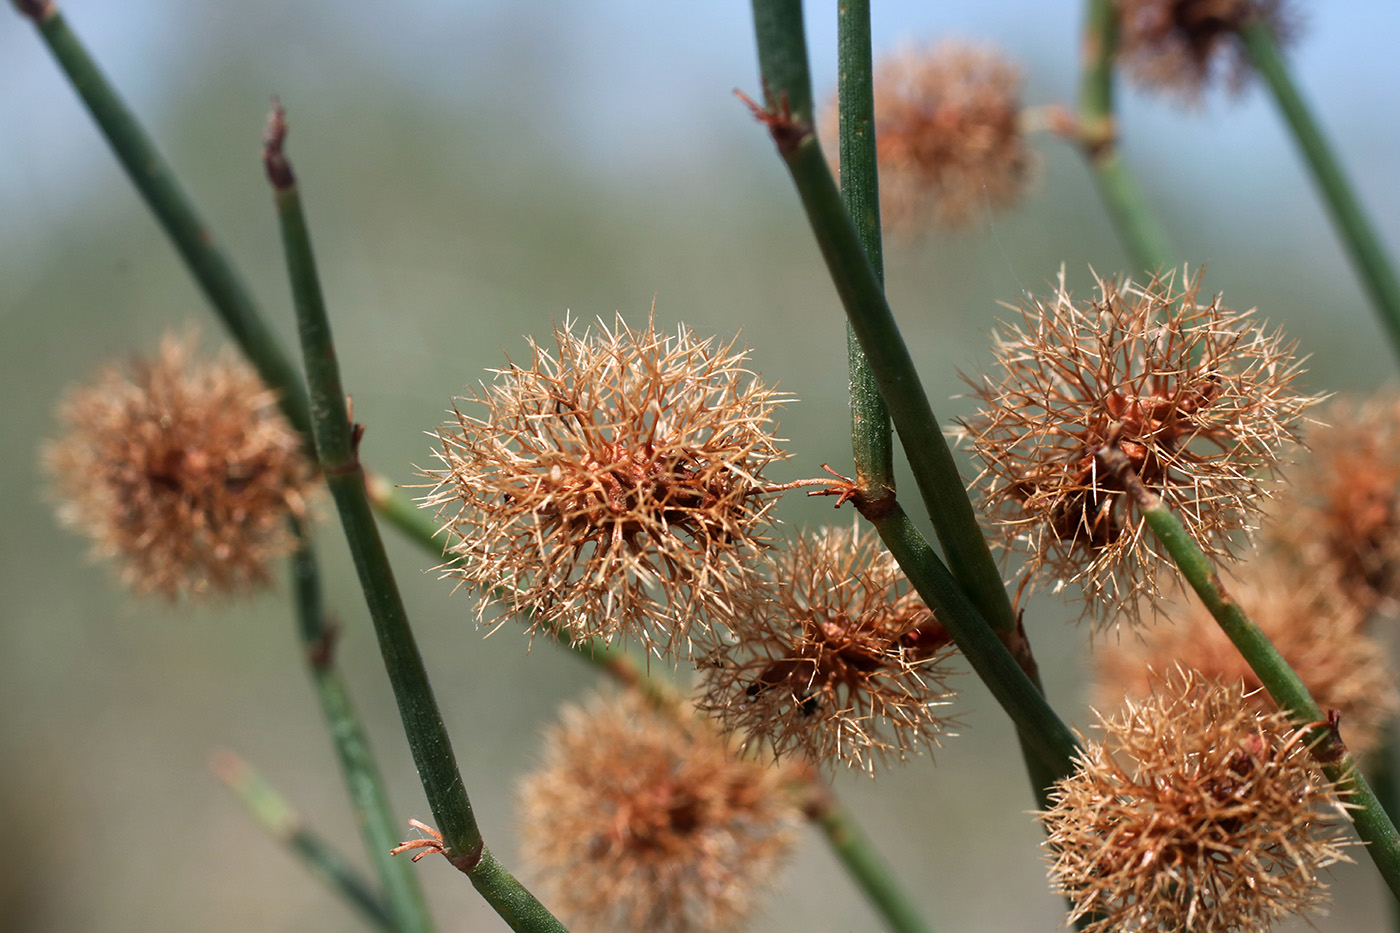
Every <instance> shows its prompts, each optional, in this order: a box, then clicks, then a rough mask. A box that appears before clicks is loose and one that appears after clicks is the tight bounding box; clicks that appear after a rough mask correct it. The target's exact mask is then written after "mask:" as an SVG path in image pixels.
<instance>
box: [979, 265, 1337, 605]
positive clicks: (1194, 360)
mask: <svg viewBox="0 0 1400 933" xmlns="http://www.w3.org/2000/svg"><path fill="white" fill-rule="evenodd" d="M1199 283H1200V279H1199V276H1198V277H1197V278H1195V279H1191V280H1189V281H1188V282H1187V284H1186V287H1185V288H1182V289H1178V288H1177V287H1176V286H1175V284H1174V281H1173V278H1172V277H1170V276H1167V277H1161V278H1155V279H1153V280H1152V281H1151V282H1149V283H1147V284H1146V285H1136V284H1134V283H1133V282H1131V281H1127V282H1122V283H1118V282H1114V281H1108V280H1103V279H1100V280H1098V296H1097V297H1096V298H1094V299H1093V300H1090V301H1087V302H1076V301H1075V300H1074V299H1073V298H1072V297H1071V296H1070V294H1069V292H1068V291H1066V289H1065V285H1064V273H1063V271H1062V272H1061V273H1060V284H1059V287H1058V288H1057V290H1056V291H1055V293H1054V294H1053V295H1051V296H1050V297H1049V298H1047V299H1041V298H1036V299H1033V300H1032V301H1031V302H1030V303H1029V304H1026V305H1024V306H1023V307H1022V308H1021V317H1022V322H1021V324H1020V325H1014V324H1013V325H1007V326H1005V327H1004V329H1003V330H1002V331H1001V332H1000V333H998V334H996V335H995V337H994V348H993V352H994V353H995V355H996V359H997V363H998V366H997V371H996V372H995V373H993V374H990V375H987V376H985V377H983V379H982V381H981V382H980V383H974V388H975V390H976V395H977V397H978V398H979V399H980V401H981V404H982V410H981V411H980V412H979V413H978V414H977V415H976V416H975V417H973V418H971V419H969V420H967V421H965V422H963V423H962V425H961V427H960V429H959V430H958V432H957V433H958V434H959V435H960V436H961V437H963V438H964V439H968V440H970V441H971V443H972V446H973V449H974V451H975V452H976V454H977V456H978V458H979V459H980V460H981V462H982V471H981V473H980V474H979V475H978V477H977V478H976V479H975V480H974V482H973V485H974V486H975V487H978V488H980V490H981V493H982V502H983V506H984V509H985V510H986V511H987V513H989V514H990V515H992V516H993V519H994V521H995V522H996V523H997V527H998V529H999V531H1000V534H1001V542H1000V543H1001V544H1002V545H1003V546H1004V547H1005V548H1006V549H1007V550H1008V552H1020V553H1024V554H1025V555H1026V558H1027V559H1026V562H1025V564H1024V566H1023V567H1022V572H1023V573H1025V574H1028V575H1030V576H1031V577H1032V578H1033V579H1034V578H1035V577H1036V575H1038V574H1040V573H1041V572H1042V571H1044V572H1047V573H1049V574H1051V575H1053V576H1054V578H1055V581H1056V582H1055V586H1056V588H1057V589H1059V588H1060V587H1062V586H1064V585H1066V584H1071V583H1072V584H1077V585H1078V586H1079V589H1080V592H1081V594H1082V596H1083V598H1084V600H1085V602H1086V613H1087V614H1088V615H1089V616H1091V617H1093V618H1095V619H1097V620H1098V621H1100V622H1103V623H1109V622H1113V621H1116V620H1119V619H1126V620H1128V621H1130V622H1136V621H1138V620H1139V619H1140V614H1139V606H1140V601H1139V599H1138V597H1139V596H1140V595H1146V596H1148V597H1150V598H1152V599H1155V597H1157V596H1158V595H1159V585H1160V581H1161V577H1159V575H1158V574H1157V573H1156V571H1157V568H1158V566H1159V564H1161V563H1162V562H1164V560H1165V558H1164V555H1163V553H1162V552H1161V551H1159V547H1160V546H1159V545H1158V543H1157V541H1156V538H1155V537H1154V536H1153V535H1152V534H1151V533H1150V532H1148V531H1147V530H1146V529H1145V527H1144V521H1143V518H1142V516H1141V514H1140V513H1138V511H1137V509H1136V506H1135V505H1134V504H1133V502H1132V501H1131V499H1130V497H1129V496H1127V495H1126V494H1125V492H1124V491H1123V490H1122V489H1121V488H1120V487H1119V484H1118V483H1116V482H1115V480H1114V479H1113V478H1112V477H1111V476H1109V475H1106V474H1105V473H1104V471H1103V470H1101V469H1099V467H1098V465H1097V464H1096V461H1095V451H1096V450H1098V449H1099V448H1100V447H1102V446H1104V445H1106V444H1108V443H1110V442H1114V443H1116V444H1117V447H1118V449H1120V450H1121V451H1122V452H1123V453H1124V454H1126V455H1127V458H1128V460H1129V462H1130V464H1131V466H1132V469H1133V470H1134V471H1135V472H1136V473H1137V474H1138V476H1139V477H1140V478H1141V479H1142V482H1143V484H1144V485H1145V486H1146V487H1147V488H1149V489H1151V490H1152V491H1153V492H1155V493H1156V494H1157V495H1159V496H1160V497H1162V499H1163V500H1164V501H1165V502H1166V504H1167V505H1168V506H1169V507H1170V508H1171V509H1172V510H1173V511H1175V512H1176V514H1177V516H1178V517H1179V518H1180V519H1181V521H1182V522H1183V523H1184V524H1185V525H1186V528H1187V530H1188V531H1189V532H1190V534H1191V536H1192V537H1193V538H1194V539H1195V541H1196V543H1197V544H1198V545H1200V547H1201V549H1202V550H1204V551H1205V552H1206V553H1207V554H1210V555H1212V556H1215V557H1227V556H1229V555H1230V552H1231V548H1232V538H1231V536H1232V534H1234V533H1236V532H1246V531H1249V530H1251V521H1252V518H1253V516H1254V515H1255V514H1256V513H1257V512H1258V510H1259V508H1260V504H1261V500H1262V499H1263V497H1264V496H1266V495H1267V494H1268V490H1269V489H1270V487H1271V486H1272V483H1271V482H1270V481H1271V479H1272V478H1273V474H1274V470H1275V466H1276V463H1277V460H1278V457H1279V451H1280V450H1281V449H1282V448H1283V446H1284V445H1285V444H1286V443H1288V442H1290V441H1293V440H1295V439H1296V437H1297V435H1298V431H1299V429H1300V422H1301V420H1302V418H1301V412H1302V411H1303V410H1304V409H1305V408H1307V407H1308V406H1309V405H1312V404H1314V403H1315V402H1316V401H1317V400H1316V399H1315V398H1312V397H1308V396H1304V395H1302V394H1300V393H1299V391H1298V389H1297V388H1296V387H1295V385H1294V381H1295V379H1296V378H1297V376H1298V375H1299V373H1300V372H1301V368H1300V363H1299V361H1297V360H1295V359H1294V351H1295V347H1294V345H1293V344H1292V343H1289V342H1286V341H1285V340H1284V339H1283V337H1282V335H1281V334H1280V333H1279V332H1278V331H1277V330H1274V331H1270V330H1268V329H1267V328H1266V326H1265V325H1263V324H1259V323H1256V322H1255V321H1254V320H1253V317H1252V314H1253V312H1251V311H1246V312H1242V313H1240V312H1235V311H1231V310H1229V309H1228V308H1225V307H1223V306H1222V305H1221V302H1220V296H1218V295H1217V296H1216V297H1215V298H1213V299H1212V300H1210V301H1209V302H1206V303H1203V304H1202V303H1198V301H1197V290H1198V287H1199ZM1168 579H1173V580H1175V579H1176V577H1175V576H1169V577H1168ZM1149 604H1152V603H1149Z"/></svg>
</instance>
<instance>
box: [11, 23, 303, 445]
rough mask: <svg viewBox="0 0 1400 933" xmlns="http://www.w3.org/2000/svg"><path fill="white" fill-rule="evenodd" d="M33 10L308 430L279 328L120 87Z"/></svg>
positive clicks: (229, 318) (160, 212) (254, 358)
mask: <svg viewBox="0 0 1400 933" xmlns="http://www.w3.org/2000/svg"><path fill="white" fill-rule="evenodd" d="M20 8H21V11H22V12H25V13H26V14H27V15H29V16H31V17H32V18H33V19H34V21H35V24H36V25H37V27H38V29H39V34H40V35H41V36H42V37H43V39H44V41H45V42H46V43H47V44H48V47H49V51H50V52H52V53H53V56H54V58H55V59H56V60H57V61H58V65H59V67H60V68H61V69H63V72H64V74H66V75H67V76H68V80H69V81H70V82H71V83H72V85H73V89H74V90H76V91H77V92H78V96H79V97H81V98H82V101H83V103H84V104H85V105H86V106H87V109H88V112H89V113H90V114H91V115H92V118H93V120H94V121H96V123H97V125H98V127H99V128H100V129H101V131H102V135H103V137H104V138H105V139H106V140H107V143H108V145H110V146H111V147H112V151H113V153H115V154H116V157H117V160H118V161H119V162H120V163H121V165H122V168H124V169H125V170H126V173H127V176H128V177H129V178H130V179H131V181H132V184H134V185H135V186H136V189H137V190H138V191H139V192H140V193H141V196H142V197H143V198H144V199H145V201H146V206H147V207H149V208H150V211H151V213H152V214H154V215H155V217H156V219H157V220H158V221H159V222H160V225H161V227H162V228H164V230H165V233H166V235H167V236H169V237H170V240H171V242H172V243H173V244H174V246H175V249H176V250H177V251H178V252H179V254H180V257H181V258H182V259H183V260H184V261H185V265H186V266H187V267H188V268H189V270H190V273H191V274H192V275H193V276H194V278H195V281H196V282H198V283H199V287H200V288H201V289H202V290H203V291H204V294H205V297H207V298H208V299H209V303H210V304H212V305H213V306H214V308H215V310H217V311H218V313H219V317H220V319H221V320H222V321H223V323H224V326H226V327H227V328H228V330H229V332H230V333H231V334H232V335H233V338H234V340H236V341H237V342H238V345H239V346H240V347H242V349H243V352H244V353H245V354H246V355H247V357H248V359H249V360H250V361H251V362H252V364H253V366H254V368H256V369H257V371H258V374H259V375H260V376H262V379H263V381H264V382H266V383H267V384H268V385H269V386H271V387H272V388H274V389H276V390H277V393H278V399H279V401H280V403H281V405H282V410H283V411H284V412H286V415H287V419H288V420H289V421H291V423H292V425H293V426H294V427H296V429H297V430H298V431H300V432H302V433H303V434H305V435H307V436H308V437H309V436H310V433H309V432H310V429H311V419H310V414H309V412H308V411H307V402H306V390H305V389H304V388H303V387H302V382H301V378H300V376H299V375H298V374H297V371H296V368H295V367H294V366H293V365H292V362H291V359H290V357H288V356H287V354H286V353H284V352H283V350H282V347H281V345H280V344H279V343H278V341H277V336H276V335H275V334H274V333H273V332H272V330H271V329H270V328H269V327H268V326H267V324H266V322H265V320H264V319H263V317H262V316H261V315H260V314H259V313H258V308H257V304H256V302H255V301H254V300H253V296H252V293H251V292H250V291H249V290H248V287H247V286H246V285H245V284H244V283H243V280H242V279H241V278H240V277H239V275H238V272H237V271H236V270H235V269H234V267H233V264H232V263H231V262H230V261H229V259H228V256H227V255H226V254H225V252H224V250H223V247H221V246H220V245H219V244H218V242H217V241H216V240H215V239H214V235H213V233H212V232H211V231H210V230H209V228H208V227H206V226H205V225H204V221H203V220H202V219H201V218H200V216H199V214H198V212H197V211H196V210H195V208H194V204H193V203H192V202H191V201H190V199H189V197H188V196H187V195H186V194H185V192H184V189H182V188H181V187H180V183H179V181H178V180H177V179H176V177H175V173H174V172H173V171H172V170H171V168H170V165H169V164H168V163H167V162H166V161H165V159H164V157H163V156H161V154H160V152H159V151H158V150H157V149H156V147H155V144H154V143H153V142H152V141H151V138H150V137H149V136H147V135H146V132H145V131H144V130H143V129H142V128H141V125H140V124H139V123H137V122H136V117H135V116H134V115H133V114H132V112H131V111H130V110H129V109H128V108H127V106H126V104H125V103H124V102H123V101H122V99H121V97H120V96H119V95H118V94H117V92H116V89H115V88H113V87H112V85H111V84H110V83H109V82H108V81H107V78H106V76H105V75H103V74H102V71H101V70H100V69H99V68H98V67H97V63H96V62H94V61H93V60H92V57H91V56H90V55H88V53H87V49H85V48H84V47H83V44H82V43H81V42H80V41H78V38H77V36H75V35H74V34H73V32H72V30H70V29H69V28H68V24H67V22H66V21H65V20H64V18H63V14H62V13H60V12H59V11H58V9H57V8H56V7H55V6H54V5H53V4H50V3H28V4H20Z"/></svg>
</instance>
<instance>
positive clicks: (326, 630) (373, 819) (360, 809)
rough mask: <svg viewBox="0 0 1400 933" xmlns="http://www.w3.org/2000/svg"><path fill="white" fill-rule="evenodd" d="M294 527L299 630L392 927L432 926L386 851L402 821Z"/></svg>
mask: <svg viewBox="0 0 1400 933" xmlns="http://www.w3.org/2000/svg"><path fill="white" fill-rule="evenodd" d="M296 532H297V535H298V539H299V541H300V545H299V547H298V549H297V552H296V554H295V556H294V557H293V560H292V570H293V576H294V578H295V581H296V605H297V620H298V633H299V634H300V636H301V645H302V651H303V652H304V654H305V657H306V664H307V667H308V668H309V669H310V672H311V680H312V682H313V683H314V684H315V687H316V695H317V698H318V699H319V700H320V701H321V711H322V712H323V713H324V714H325V717H326V725H327V726H328V727H329V731H330V734H331V739H332V741H333V743H334V744H335V751H336V756H337V757H338V758H339V759H340V768H341V771H342V772H343V773H344V775H345V783H346V786H347V788H348V789H349V792H350V803H351V807H352V809H353V810H354V812H355V818H356V822H357V823H358V824H359V827H360V833H361V835H363V836H364V841H365V847H366V849H367V850H368V851H369V856H370V859H371V860H372V861H373V863H374V867H375V869H376V870H377V871H378V873H379V879H380V883H381V884H382V885H383V887H384V892H385V895H386V898H387V900H388V902H389V909H390V910H391V911H392V914H393V927H394V929H396V930H399V931H401V933H409V931H430V930H432V929H433V922H432V919H431V917H430V916H429V914H428V905H427V903H426V902H425V901H424V899H423V890H422V888H421V887H420V886H419V884H418V877H417V875H416V874H415V873H414V871H413V867H412V863H410V862H409V861H407V860H406V859H399V858H395V857H394V856H393V855H392V854H391V853H390V851H389V850H390V849H392V848H393V847H394V846H396V845H397V844H398V843H399V841H400V824H399V823H398V822H397V821H396V820H395V819H394V812H393V807H392V805H391V804H390V803H389V795H388V792H387V791H386V790H385V788H384V780H383V778H382V777H381V776H380V774H379V767H378V765H377V764H376V763H375V760H374V755H373V753H372V752H371V751H370V747H369V740H368V738H367V737H366V735H365V732H364V729H363V728H362V727H361V725H360V720H359V717H358V716H357V715H356V714H355V709H354V706H353V705H352V704H351V702H350V694H349V691H348V690H347V689H346V687H345V681H344V680H343V679H342V678H341V676H340V672H339V671H338V670H337V669H336V667H335V664H334V662H333V655H334V643H335V637H336V630H335V629H334V627H332V626H330V625H328V624H327V622H326V610H325V605H324V601H323V596H322V590H321V576H320V570H319V568H318V566H317V563H316V555H315V552H314V551H313V549H312V547H311V541H310V538H309V537H308V536H307V535H306V533H305V530H304V529H303V528H301V527H297V528H296Z"/></svg>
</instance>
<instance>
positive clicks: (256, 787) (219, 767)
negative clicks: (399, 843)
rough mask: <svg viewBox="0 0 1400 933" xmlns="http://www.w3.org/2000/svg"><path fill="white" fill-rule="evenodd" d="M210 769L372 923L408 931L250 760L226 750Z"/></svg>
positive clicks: (268, 830) (271, 831)
mask: <svg viewBox="0 0 1400 933" xmlns="http://www.w3.org/2000/svg"><path fill="white" fill-rule="evenodd" d="M209 768H210V770H211V771H213V772H214V774H215V775H216V776H217V777H218V778H219V780H221V781H223V782H224V784H226V785H227V786H228V789H229V790H231V791H233V795H234V796H235V797H237V798H238V802H239V803H241V804H242V805H243V808H244V809H245V810H247V811H248V814H249V815H250V816H251V817H252V818H253V819H254V820H255V821H256V822H257V824H258V825H259V826H261V827H262V828H263V830H264V831H265V832H266V833H267V834H268V835H269V836H271V837H272V838H273V839H276V840H277V841H278V842H280V843H282V844H283V845H285V846H286V847H287V848H289V849H291V850H292V852H294V853H295V854H296V855H297V856H298V857H299V858H300V859H301V860H302V861H303V862H305V863H306V867H307V868H309V869H311V873H312V874H314V875H315V876H316V877H318V878H320V879H321V880H322V881H324V882H325V883H326V885H327V886H328V887H330V889H331V890H332V891H335V892H336V893H337V894H339V895H340V896H341V897H343V898H345V900H346V901H348V902H349V903H350V904H351V905H352V906H354V907H355V908H356V909H357V910H358V911H359V912H360V914H361V916H363V917H364V918H365V919H366V920H368V921H369V922H370V924H372V925H373V926H374V927H376V928H377V929H380V930H386V931H389V933H393V931H395V930H400V929H405V928H403V927H399V926H396V925H395V922H394V917H393V916H392V915H391V914H390V913H389V907H388V905H387V904H385V903H384V899H383V898H382V897H380V896H379V892H377V891H375V890H374V887H373V885H371V884H370V883H369V882H368V881H367V880H366V879H364V878H362V877H361V876H360V874H359V873H358V872H357V871H355V869H354V867H352V866H351V865H350V863H349V862H347V861H346V860H345V859H344V858H343V857H342V856H341V855H340V853H338V852H336V851H335V850H334V849H332V848H331V847H330V845H329V844H328V843H327V842H326V841H325V840H324V839H322V838H321V837H320V836H318V835H316V834H315V833H313V832H312V831H311V830H309V829H307V828H306V827H305V826H304V825H303V824H302V822H301V818H300V817H299V816H297V814H296V812H295V811H294V810H292V807H291V805H290V804H289V803H287V801H286V799H285V798H283V797H282V795H281V794H279V793H277V790H276V788H274V787H273V786H272V785H271V784H268V783H267V782H266V781H265V780H263V778H262V776H261V775H259V774H258V773H257V772H256V771H254V770H253V769H252V768H251V767H249V765H248V763H247V762H245V761H244V760H243V759H242V758H239V757H238V756H237V755H235V754H233V753H232V752H220V753H218V754H217V755H215V756H214V758H213V760H212V761H210V762H209ZM386 851H387V850H386Z"/></svg>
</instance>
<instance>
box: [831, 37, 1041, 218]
mask: <svg viewBox="0 0 1400 933" xmlns="http://www.w3.org/2000/svg"><path fill="white" fill-rule="evenodd" d="M874 90H875V145H876V154H877V160H878V163H879V170H880V217H881V220H882V222H883V223H884V225H885V226H886V227H887V228H888V229H889V230H890V231H891V232H893V233H896V234H898V235H901V236H905V237H914V236H917V235H919V234H921V233H924V232H926V231H928V230H930V229H932V228H935V227H965V226H968V225H969V224H971V223H972V222H973V221H975V220H976V219H977V218H978V216H979V215H981V214H982V213H983V212H984V211H985V210H986V209H987V208H989V207H991V208H1004V207H1009V206H1010V205H1012V204H1014V203H1016V202H1017V201H1019V200H1020V199H1021V198H1022V196H1023V195H1024V194H1025V191H1026V189H1027V187H1029V185H1030V182H1031V178H1032V176H1033V175H1034V166H1035V159H1034V156H1033V154H1032V152H1031V149H1030V147H1029V146H1028V145H1027V144H1026V140H1025V136H1024V135H1023V134H1022V132H1021V70H1020V69H1019V68H1018V67H1016V66H1015V65H1013V64H1011V62H1009V61H1007V59H1006V58H1005V57H1004V56H1003V55H1002V54H1001V53H1000V52H999V51H997V50H996V49H995V48H992V47H990V46H982V45H975V44H972V43H968V42H962V41H955V40H947V41H944V42H941V43H939V44H937V45H933V46H931V47H928V48H922V49H920V48H914V47H907V48H904V49H901V50H900V51H898V52H896V53H894V54H892V55H889V56H887V57H885V58H883V59H881V60H880V61H879V62H877V63H876V65H875V73H874ZM830 112H831V114H832V116H831V117H830V118H828V119H827V120H826V121H824V122H825V123H828V124H830V126H831V127H833V128H834V127H835V126H836V121H835V116H834V115H835V107H834V105H833V106H832V107H831V108H830ZM833 151H834V150H833Z"/></svg>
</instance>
